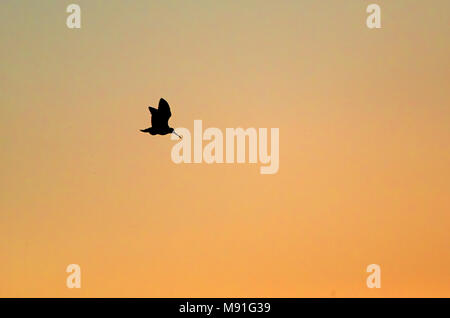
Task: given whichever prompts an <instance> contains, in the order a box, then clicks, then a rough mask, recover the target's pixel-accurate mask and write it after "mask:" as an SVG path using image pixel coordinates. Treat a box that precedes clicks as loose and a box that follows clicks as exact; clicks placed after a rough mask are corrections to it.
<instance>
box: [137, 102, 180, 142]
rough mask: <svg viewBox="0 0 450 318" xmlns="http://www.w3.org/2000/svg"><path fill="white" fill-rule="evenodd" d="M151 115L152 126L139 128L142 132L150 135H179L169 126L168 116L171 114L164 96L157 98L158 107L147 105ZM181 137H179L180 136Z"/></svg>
mask: <svg viewBox="0 0 450 318" xmlns="http://www.w3.org/2000/svg"><path fill="white" fill-rule="evenodd" d="M148 109H149V111H150V114H151V116H152V119H151V123H152V126H151V127H149V128H147V129H141V131H142V132H145V133H149V134H150V135H167V134H171V133H174V134H176V135H177V136H178V137H180V136H179V135H178V134H177V133H176V132H175V130H174V129H173V128H172V127H169V118H170V116H172V113H171V112H170V106H169V103H167V101H166V100H165V99H164V98H161V99H160V100H159V104H158V109H156V108H153V107H149V108H148ZM180 138H181V137H180Z"/></svg>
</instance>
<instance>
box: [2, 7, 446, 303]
mask: <svg viewBox="0 0 450 318" xmlns="http://www.w3.org/2000/svg"><path fill="white" fill-rule="evenodd" d="M71 3H77V4H79V5H80V7H81V24H82V27H81V29H69V28H67V26H66V18H67V16H68V15H69V14H68V13H66V7H67V6H68V5H69V4H71ZM371 3H377V4H379V5H380V7H381V23H382V28H381V29H369V28H367V26H366V18H367V16H368V13H366V7H367V5H369V4H371ZM449 12H450V1H448V0H434V1H410V0H396V1H387V0H373V1H364V0H348V1H339V0H321V1H315V0H282V1H272V0H270V1H261V0H251V1H250V0H239V1H237V0H229V1H225V0H224V1H207V0H196V1H188V0H183V1H181V0H180V1H174V0H170V1H153V0H145V1H144V0H130V1H125V0H121V1H119V0H108V1H100V0H71V1H65V0H64V1H63V0H52V1H50V0H40V1H31V0H27V1H25V0H2V1H1V2H0V40H1V48H2V49H1V50H0V105H1V107H0V134H1V136H2V137H1V138H0V165H1V167H2V168H1V178H0V297H450V231H449V229H450V143H449V140H450V59H449V56H450V41H449V39H450V27H449ZM161 97H164V98H165V99H166V100H167V101H168V102H169V103H170V105H171V108H172V118H171V120H170V124H171V125H172V126H173V127H175V128H176V127H186V128H188V129H191V130H192V129H193V122H194V120H196V119H201V120H202V121H203V128H204V129H206V128H208V127H218V128H220V129H221V130H223V131H225V128H227V127H231V128H237V127H242V128H249V127H255V128H263V127H264V128H279V131H280V146H279V147H280V148H279V149H280V167H279V171H278V173H277V174H274V175H262V174H260V172H259V168H260V164H250V163H245V164H206V163H201V164H175V163H174V162H172V160H171V156H170V153H171V149H172V147H173V146H174V145H175V144H176V143H177V141H174V140H171V138H170V137H169V136H150V135H148V134H143V133H141V132H139V129H144V128H147V127H149V123H150V116H149V112H148V109H147V107H148V106H150V105H151V106H155V107H156V106H157V103H158V100H159V99H160V98H161ZM69 264H79V265H80V267H81V273H82V274H81V275H82V276H81V284H82V287H81V288H80V289H68V288H67V287H66V278H67V276H68V274H67V273H66V267H67V265H69ZM369 264H379V265H380V266H381V288H380V289H369V288H367V286H366V278H367V276H368V275H369V274H368V273H367V272H366V267H367V266H368V265H369Z"/></svg>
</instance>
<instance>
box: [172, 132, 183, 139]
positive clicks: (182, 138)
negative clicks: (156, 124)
mask: <svg viewBox="0 0 450 318" xmlns="http://www.w3.org/2000/svg"><path fill="white" fill-rule="evenodd" d="M172 133H173V134H175V135H177V136H178V138H180V139H183V137H182V136H180V135H178V134H177V133H176V132H175V130H174V131H173V132H172Z"/></svg>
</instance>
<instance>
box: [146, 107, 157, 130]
mask: <svg viewBox="0 0 450 318" xmlns="http://www.w3.org/2000/svg"><path fill="white" fill-rule="evenodd" d="M148 110H149V111H150V114H151V115H152V116H151V123H152V126H153V123H154V122H156V121H157V119H158V118H157V117H158V110H157V109H156V108H153V107H148Z"/></svg>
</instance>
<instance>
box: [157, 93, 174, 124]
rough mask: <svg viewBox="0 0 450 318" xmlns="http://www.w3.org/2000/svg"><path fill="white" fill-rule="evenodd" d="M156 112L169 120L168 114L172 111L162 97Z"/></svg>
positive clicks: (170, 114)
mask: <svg viewBox="0 0 450 318" xmlns="http://www.w3.org/2000/svg"><path fill="white" fill-rule="evenodd" d="M158 113H159V115H160V116H161V118H164V119H166V120H169V118H170V116H172V113H171V112H170V106H169V103H168V102H166V100H165V99H164V98H161V99H160V100H159V105H158Z"/></svg>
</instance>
